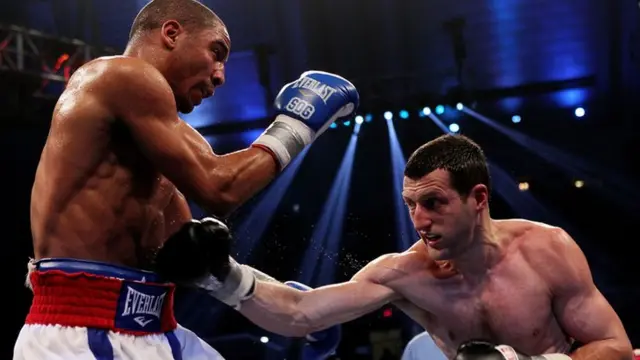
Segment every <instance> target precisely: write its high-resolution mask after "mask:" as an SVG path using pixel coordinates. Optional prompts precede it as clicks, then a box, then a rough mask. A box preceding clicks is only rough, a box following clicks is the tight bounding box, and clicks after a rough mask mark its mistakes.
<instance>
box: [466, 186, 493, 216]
mask: <svg viewBox="0 0 640 360" xmlns="http://www.w3.org/2000/svg"><path fill="white" fill-rule="evenodd" d="M469 196H470V197H472V198H473V199H475V201H476V210H482V209H485V208H487V207H489V189H487V186H486V185H483V184H478V185H476V186H474V187H473V188H471V191H470V192H469Z"/></svg>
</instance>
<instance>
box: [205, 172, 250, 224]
mask: <svg viewBox="0 0 640 360" xmlns="http://www.w3.org/2000/svg"><path fill="white" fill-rule="evenodd" d="M234 184H235V175H234V174H233V173H232V172H231V171H227V170H222V169H216V170H215V171H213V172H212V174H211V176H210V177H209V179H208V180H207V186H205V187H204V188H205V189H206V190H205V192H204V194H203V195H204V196H203V197H202V198H203V199H204V204H203V207H204V208H205V209H206V210H207V212H209V213H210V214H211V215H213V216H215V217H218V218H226V217H228V216H229V215H230V214H231V213H232V212H233V211H234V210H235V209H236V208H238V207H239V206H240V205H241V200H240V198H239V196H238V195H237V194H236V192H235V191H234V187H235V186H234Z"/></svg>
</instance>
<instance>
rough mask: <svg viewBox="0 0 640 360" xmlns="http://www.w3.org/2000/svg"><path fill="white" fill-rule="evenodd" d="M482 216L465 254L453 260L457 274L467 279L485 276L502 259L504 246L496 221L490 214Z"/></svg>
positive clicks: (485, 213) (486, 213)
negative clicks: (500, 239)
mask: <svg viewBox="0 0 640 360" xmlns="http://www.w3.org/2000/svg"><path fill="white" fill-rule="evenodd" d="M480 216H481V221H480V224H479V225H478V226H477V227H476V228H475V230H474V233H473V238H472V240H471V243H470V244H469V245H468V247H467V248H466V249H465V250H464V252H463V253H461V254H460V255H459V256H456V258H455V259H453V260H451V263H452V265H453V266H454V268H455V269H456V270H457V272H458V273H460V274H462V276H463V277H465V278H478V277H482V276H484V275H485V274H486V273H487V271H488V270H489V269H490V268H491V267H492V266H493V265H495V264H496V263H497V262H498V261H499V260H500V258H501V257H502V245H501V244H500V242H499V238H498V235H497V229H496V225H495V223H494V221H493V220H492V219H491V217H490V216H489V213H488V212H484V213H483V214H481V215H480Z"/></svg>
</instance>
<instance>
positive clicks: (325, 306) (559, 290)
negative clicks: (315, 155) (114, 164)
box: [160, 135, 633, 360]
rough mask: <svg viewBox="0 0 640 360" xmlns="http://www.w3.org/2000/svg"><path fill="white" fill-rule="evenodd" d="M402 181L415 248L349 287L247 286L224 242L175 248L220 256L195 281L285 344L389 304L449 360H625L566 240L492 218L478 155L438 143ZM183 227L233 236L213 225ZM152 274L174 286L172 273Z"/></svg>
mask: <svg viewBox="0 0 640 360" xmlns="http://www.w3.org/2000/svg"><path fill="white" fill-rule="evenodd" d="M404 175H405V177H404V184H403V191H402V196H403V198H404V201H405V202H406V204H407V208H408V211H409V213H410V215H411V219H412V221H413V225H414V227H415V229H416V231H417V232H418V233H419V235H420V238H421V239H420V240H419V241H418V242H416V243H415V244H414V245H413V246H412V247H411V248H410V249H407V250H406V251H404V252H402V253H397V254H387V255H383V256H381V257H379V258H378V259H376V260H374V261H372V262H370V263H369V264H368V265H366V266H365V267H364V268H363V269H362V270H360V271H359V272H358V273H357V274H356V275H354V276H353V278H352V279H351V280H350V281H348V282H345V283H340V284H334V285H328V286H323V287H320V288H317V289H314V290H309V291H304V292H303V291H296V290H295V289H294V288H292V287H291V286H284V285H282V284H278V283H274V282H265V281H261V280H256V277H255V275H254V273H253V271H252V270H251V268H249V267H248V266H246V265H240V264H237V263H235V262H234V261H232V260H231V261H230V260H229V258H228V257H227V258H225V257H223V256H222V255H221V253H222V252H221V251H219V249H220V247H221V246H223V245H222V244H224V243H225V241H219V239H221V238H223V237H224V236H213V237H206V236H204V237H201V238H199V237H195V238H191V237H189V236H186V235H185V233H182V234H183V235H184V237H185V238H186V240H184V241H182V242H181V244H183V245H184V244H192V245H191V246H193V247H194V249H196V248H197V249H199V251H200V252H201V253H216V254H217V256H216V257H215V258H213V257H211V258H207V257H204V258H202V259H201V261H202V262H203V263H207V264H208V265H207V273H206V274H204V273H200V275H201V276H200V277H193V278H192V279H191V281H192V283H193V284H194V286H198V287H201V288H203V289H206V290H208V291H209V293H210V294H211V295H212V296H214V297H216V298H218V299H220V300H222V301H224V302H225V303H227V304H229V305H230V306H233V307H234V308H236V309H237V310H238V311H240V312H241V313H242V314H243V315H244V316H246V317H247V318H249V319H250V320H251V321H253V322H254V323H256V324H257V325H259V326H261V327H263V328H265V329H267V330H270V331H273V332H276V333H279V334H282V335H286V336H303V335H305V334H308V333H310V332H313V331H318V330H321V329H324V328H327V327H329V326H332V325H334V324H339V323H343V322H346V321H350V320H352V319H355V318H357V317H360V316H362V315H364V314H366V313H369V312H371V311H373V310H376V309H378V308H380V307H381V306H383V305H385V304H388V303H393V304H395V305H397V306H398V307H399V308H400V309H401V310H402V311H404V312H405V313H406V314H408V315H409V316H410V317H412V318H413V319H414V320H415V321H416V322H418V323H419V324H420V325H422V326H423V327H424V329H425V330H427V331H428V332H429V333H430V334H431V336H432V337H433V338H434V340H435V343H436V344H437V345H438V347H440V349H441V350H442V351H443V353H444V354H445V355H446V356H447V357H448V358H450V359H457V360H473V359H475V360H478V359H480V360H499V359H503V360H504V359H520V360H526V359H541V360H542V359H547V360H552V359H553V360H560V359H573V360H596V359H597V360H631V359H632V358H633V357H632V356H633V355H632V348H631V345H630V342H629V339H628V337H627V334H626V332H625V329H624V327H623V325H622V323H621V321H620V319H619V318H618V316H617V314H616V313H615V311H614V310H613V308H612V307H611V305H609V303H608V302H607V300H606V299H605V298H604V296H603V295H602V294H601V293H600V291H599V290H598V289H597V288H596V286H595V284H594V282H593V279H592V277H591V272H590V269H589V265H588V264H587V261H586V259H585V256H584V254H583V253H582V251H581V250H580V248H579V247H578V245H577V244H576V243H575V242H574V240H573V239H572V238H571V237H570V236H569V234H567V233H566V232H565V231H563V230H562V229H560V228H557V227H553V226H549V225H546V224H542V223H537V222H533V221H527V220H522V219H510V220H495V219H492V218H491V217H490V215H489V193H490V181H489V172H488V167H487V163H486V159H485V156H484V154H483V151H482V150H481V149H480V147H479V146H478V145H476V144H475V143H473V142H472V141H471V140H469V139H468V138H466V137H464V136H458V135H445V136H442V137H440V138H437V139H435V140H433V141H430V142H428V143H426V144H425V145H423V146H422V147H420V148H419V149H418V150H416V151H415V152H414V153H413V154H412V155H411V157H410V158H409V160H408V162H407V165H406V168H405V172H404ZM189 226H194V227H197V226H200V227H206V228H210V229H215V231H214V230H211V231H210V233H212V234H213V233H216V232H217V233H218V234H226V235H225V236H230V235H228V229H226V226H225V225H224V224H222V223H221V222H219V221H217V220H208V221H205V222H203V223H201V224H199V225H197V224H196V225H194V224H190V225H189ZM176 246H178V245H177V243H176ZM160 253H161V254H162V250H161V252H160ZM195 253H196V251H194V250H191V251H190V252H185V253H184V254H182V255H180V256H183V258H182V259H181V260H180V259H177V258H174V259H173V263H181V264H185V263H186V259H188V258H189V257H191V258H194V256H195V255H189V254H195ZM177 256H178V255H177ZM161 258H162V257H161ZM166 263H169V262H166ZM161 268H162V272H166V273H167V274H168V275H169V276H172V275H171V273H172V271H173V270H172V269H171V268H169V267H168V266H161ZM194 273H197V271H194ZM183 280H186V279H183ZM294 285H295V284H294ZM577 344H581V346H579V347H578V346H576V345H577Z"/></svg>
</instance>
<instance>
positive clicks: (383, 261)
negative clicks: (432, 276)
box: [353, 241, 434, 283]
mask: <svg viewBox="0 0 640 360" xmlns="http://www.w3.org/2000/svg"><path fill="white" fill-rule="evenodd" d="M424 247H425V245H424V243H423V242H422V241H419V242H417V243H416V244H415V245H413V246H412V247H411V248H409V249H408V250H406V251H404V252H401V253H390V254H384V255H382V256H379V257H378V258H376V259H375V260H373V261H371V262H370V263H368V264H367V265H366V266H365V267H364V268H363V269H362V270H360V271H359V272H358V273H357V274H356V275H354V277H353V279H354V280H362V279H367V280H369V281H374V282H377V283H388V282H390V281H395V280H400V279H402V278H405V277H407V276H410V275H413V274H416V273H417V272H419V271H426V270H429V268H430V266H429V265H430V264H433V263H434V262H433V260H430V259H429V257H428V256H427V253H426V249H425V248H424Z"/></svg>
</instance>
